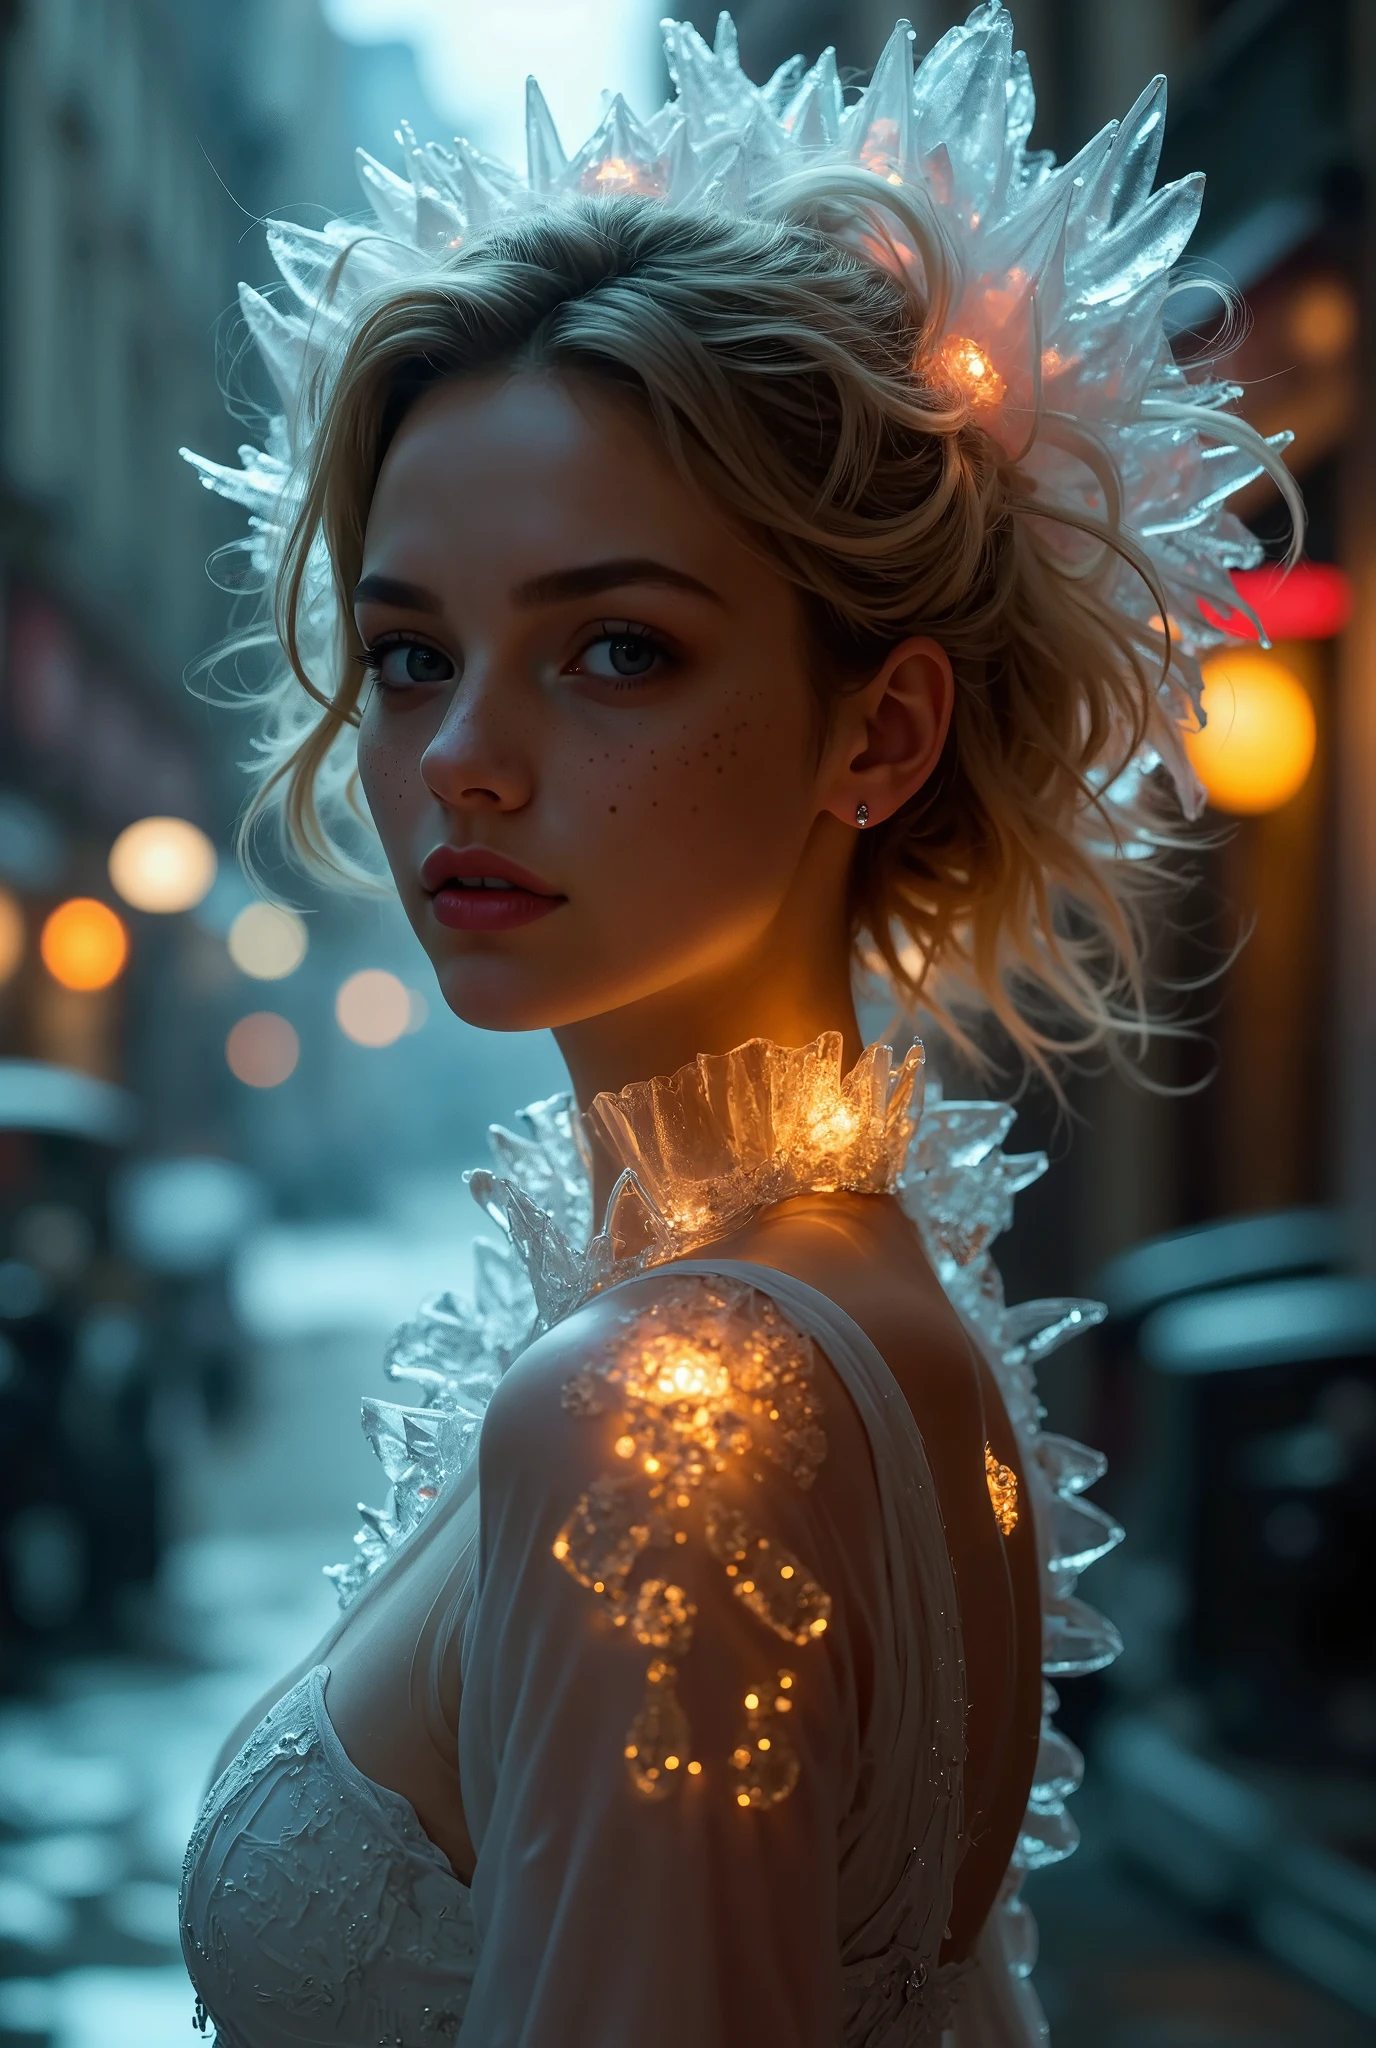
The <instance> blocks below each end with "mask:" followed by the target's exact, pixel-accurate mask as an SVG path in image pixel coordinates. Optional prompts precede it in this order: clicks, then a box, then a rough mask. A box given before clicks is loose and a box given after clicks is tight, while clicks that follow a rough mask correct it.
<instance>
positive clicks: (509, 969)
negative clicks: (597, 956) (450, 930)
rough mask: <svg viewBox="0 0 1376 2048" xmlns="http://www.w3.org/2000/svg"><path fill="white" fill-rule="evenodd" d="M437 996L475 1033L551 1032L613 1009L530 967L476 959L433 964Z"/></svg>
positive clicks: (591, 993)
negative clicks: (474, 1029)
mask: <svg viewBox="0 0 1376 2048" xmlns="http://www.w3.org/2000/svg"><path fill="white" fill-rule="evenodd" d="M434 966H435V975H436V979H437V980H438V982H439V989H440V994H441V995H442V996H443V998H444V1000H445V1003H446V1004H447V1005H448V1007H449V1008H450V1009H451V1010H452V1011H453V1012H454V1015H455V1016H456V1017H459V1018H461V1019H462V1020H463V1022H464V1023H465V1024H472V1025H473V1026H474V1027H475V1028H476V1029H477V1030H479V1031H552V1030H554V1029H555V1028H557V1026H559V1025H560V1024H570V1023H574V1022H576V1021H578V1020H579V1019H581V1018H583V1017H588V1016H596V1015H598V1014H599V1013H600V1012H601V1011H602V1010H604V1009H609V1008H613V1007H614V1006H615V1003H614V998H613V999H608V1000H604V999H603V997H602V994H601V991H600V990H595V989H593V990H590V989H589V988H588V987H587V986H586V984H583V985H580V986H579V987H578V988H576V989H575V988H570V987H567V986H565V985H564V983H563V982H562V980H561V978H560V977H559V976H557V975H553V976H552V975H549V974H542V973H538V972H533V971H532V969H531V964H530V963H529V962H522V963H519V964H518V963H516V962H514V961H509V960H498V959H493V958H491V957H490V956H489V957H487V958H474V957H473V956H472V955H470V956H469V957H468V958H466V959H452V958H451V959H448V960H442V961H436V962H435V963H434Z"/></svg>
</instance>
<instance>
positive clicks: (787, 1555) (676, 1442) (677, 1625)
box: [554, 1279, 831, 1806]
mask: <svg viewBox="0 0 1376 2048" xmlns="http://www.w3.org/2000/svg"><path fill="white" fill-rule="evenodd" d="M814 1365H815V1359H814V1353H813V1349H812V1345H811V1343H810V1341H809V1340H808V1339H807V1338H806V1337H804V1336H802V1335H801V1334H800V1333H799V1331H797V1330H795V1329H794V1327H793V1325H792V1324H791V1323H790V1322H788V1321H787V1319H786V1318H785V1317H784V1316H783V1315H781V1314H780V1312H779V1310H778V1309H777V1307H776V1306H775V1304H774V1303H773V1302H772V1301H771V1300H770V1299H769V1298H768V1296H766V1295H763V1294H759V1293H756V1292H755V1290H754V1289H753V1288H748V1287H743V1286H741V1285H739V1284H738V1283H736V1282H734V1281H726V1280H722V1281H715V1282H714V1281H709V1280H704V1279H693V1280H685V1281H680V1282H679V1283H678V1285H676V1286H673V1287H671V1288H670V1289H669V1290H668V1291H667V1292H666V1293H665V1294H664V1295H663V1296H662V1297H661V1298H660V1299H659V1300H658V1301H656V1302H653V1303H651V1304H650V1305H649V1306H647V1307H644V1308H640V1309H636V1310H634V1311H633V1312H632V1313H631V1314H629V1315H628V1316H626V1317H624V1318H623V1319H622V1329H621V1333H620V1335H619V1337H618V1338H617V1340H616V1342H615V1343H614V1345H613V1346H612V1348H611V1350H610V1353H609V1355H608V1356H607V1358H606V1359H605V1361H603V1362H601V1363H599V1365H598V1366H597V1367H596V1368H595V1369H592V1370H589V1369H585V1370H583V1371H581V1372H577V1373H574V1374H573V1375H572V1376H571V1378H570V1379H569V1380H567V1381H566V1383H565V1386H564V1395H563V1399H564V1406H565V1408H567V1409H568V1410H569V1411H570V1412H571V1413H572V1414H574V1415H578V1416H582V1417H595V1416H596V1417H606V1418H607V1420H608V1422H609V1423H610V1426H611V1428H612V1429H614V1430H615V1432H616V1434H615V1437H614V1439H613V1454H614V1456H615V1457H616V1458H617V1459H618V1460H619V1461H620V1464H621V1466H622V1469H621V1470H620V1471H616V1472H606V1473H603V1474H601V1475H600V1476H599V1477H598V1478H597V1479H595V1480H594V1481H593V1483H592V1485H591V1486H590V1487H589V1488H588V1489H587V1491H586V1492H585V1493H583V1494H581V1495H580V1497H579V1499H578V1500H577V1502H576V1503H575V1505H574V1507H573V1509H572V1511H571V1512H570V1514H569V1515H568V1517H567V1519H566V1520H565V1522H564V1524H563V1526H562V1527H561V1529H560V1530H559V1533H558V1535H557V1536H556V1538H555V1540H554V1555H555V1557H556V1558H557V1559H558V1560H559V1562H560V1564H562V1565H563V1567H564V1570H565V1571H566V1572H568V1573H569V1575H570V1576H571V1577H572V1578H574V1579H576V1580H577V1581H578V1583H579V1585H580V1586H585V1587H586V1588H587V1589H588V1591H589V1592H591V1593H593V1594H595V1595H596V1596H597V1597H598V1598H599V1599H600V1600H602V1601H604V1602H605V1603H606V1605H607V1606H608V1607H609V1608H610V1609H611V1615H612V1620H613V1621H614V1622H615V1623H616V1625H617V1626H618V1627H619V1628H629V1630H630V1633H631V1634H632V1636H633V1637H634V1638H635V1640H636V1641H637V1642H638V1643H641V1644H643V1645H644V1647H645V1648H646V1649H648V1650H651V1651H653V1652H654V1653H655V1654H654V1655H652V1656H651V1658H650V1660H649V1662H648V1664H647V1666H646V1670H645V1695H644V1699H643V1702H642V1704H641V1708H640V1711H639V1713H638V1714H637V1716H636V1718H635V1720H634V1722H633V1723H632V1725H631V1727H630V1728H629V1730H628V1731H627V1734H626V1744H625V1758H626V1768H627V1771H628V1773H629V1775H630V1779H631V1783H632V1784H633V1785H634V1786H635V1788H636V1790H637V1792H640V1793H642V1794H643V1795H644V1796H645V1797H646V1798H648V1799H665V1798H667V1797H669V1796H670V1794H671V1793H672V1792H673V1791H674V1790H675V1788H676V1787H677V1786H678V1785H679V1784H681V1783H682V1781H683V1776H684V1775H685V1773H687V1774H688V1775H692V1776H697V1775H698V1770H695V1769H694V1766H695V1765H698V1766H699V1769H700V1764H699V1759H697V1758H696V1757H693V1756H691V1755H690V1753H689V1752H690V1748H691V1732H690V1730H689V1727H688V1723H687V1718H686V1716H685V1715H684V1712H683V1709H682V1707H681V1706H680V1704H679V1700H678V1694H677V1690H676V1687H675V1678H676V1676H677V1668H678V1665H679V1664H680V1663H681V1662H682V1660H683V1658H684V1657H685V1656H686V1655H687V1653H688V1651H689V1649H690V1648H691V1645H692V1640H693V1623H694V1619H695V1616H696V1609H695V1607H694V1605H693V1603H692V1601H691V1600H690V1599H689V1598H688V1596H687V1594H686V1593H685V1592H684V1590H683V1588H682V1587H681V1586H680V1585H678V1584H677V1583H676V1582H675V1581H674V1580H673V1579H672V1578H671V1577H668V1576H649V1577H646V1578H645V1579H643V1580H642V1581H641V1582H640V1585H639V1586H638V1587H637V1588H636V1590H635V1592H634V1593H632V1592H631V1590H630V1585H629V1580H630V1575H631V1573H632V1572H633V1571H634V1570H635V1568H636V1566H637V1565H638V1564H639V1563H640V1561H641V1558H642V1557H643V1556H644V1554H645V1553H646V1552H647V1551H651V1550H656V1549H658V1550H663V1551H665V1552H667V1553H669V1555H670V1557H671V1558H672V1555H673V1553H674V1552H675V1551H676V1550H678V1549H680V1548H681V1547H683V1546H685V1545H687V1544H689V1543H691V1542H692V1541H693V1540H694V1539H695V1538H696V1539H697V1540H699V1541H700V1542H701V1543H702V1544H703V1545H704V1547H705V1548H706V1549H707V1550H708V1551H709V1552H710V1554H711V1555H712V1556H713V1557H714V1558H715V1559H716V1560H717V1562H718V1564H720V1566H721V1568H722V1571H723V1573H724V1574H725V1576H726V1578H727V1579H728V1580H729V1582H730V1585H731V1591H732V1593H733V1594H734V1595H735V1597H736V1598H737V1599H738V1600H739V1601H740V1602H741V1603H742V1605H743V1606H745V1607H747V1608H748V1609H749V1610H750V1612H751V1613H752V1614H753V1615H754V1616H755V1618H756V1619H757V1620H758V1621H760V1622H762V1623H763V1624H764V1626H765V1627H766V1628H768V1629H771V1630H772V1631H773V1633H774V1634H775V1635H777V1636H781V1637H782V1638H783V1640H784V1641H785V1642H787V1643H793V1644H796V1645H798V1646H799V1647H802V1646H804V1645H806V1644H808V1643H811V1642H815V1641H816V1640H817V1638H818V1637H819V1636H822V1635H824V1634H825V1632H826V1629H827V1624H828V1622H829V1621H830V1619H831V1600H830V1597H829V1595H828V1594H827V1593H826V1591H825V1590H824V1588H823V1587H821V1586H820V1585H818V1583H817V1581H816V1579H815V1578H814V1577H813V1576H812V1574H811V1572H809V1571H808V1569H807V1567H806V1565H805V1564H804V1563H803V1562H802V1560H801V1559H800V1558H797V1557H795V1556H794V1555H793V1553H792V1551H790V1550H787V1549H785V1548H784V1546H783V1545H782V1544H780V1543H778V1542H776V1541H775V1540H774V1539H773V1538H772V1537H771V1536H769V1535H768V1534H767V1533H766V1532H765V1531H764V1530H763V1529H761V1528H760V1527H759V1526H758V1525H757V1523H756V1522H755V1521H754V1519H753V1518H752V1517H751V1515H750V1514H749V1513H748V1512H747V1510H746V1509H745V1508H744V1507H743V1506H742V1505H741V1504H740V1503H739V1501H738V1500H736V1499H735V1498H734V1495H733V1491H732V1482H733V1480H734V1479H736V1478H738V1477H745V1476H748V1475H753V1476H754V1477H755V1478H756V1479H762V1478H763V1477H764V1473H765V1466H764V1465H762V1463H761V1460H764V1461H766V1463H767V1464H773V1465H776V1466H778V1467H779V1468H780V1469H781V1470H782V1471H784V1472H786V1473H787V1474H788V1476H789V1477H790V1478H791V1479H792V1480H793V1481H794V1483H795V1484H796V1485H797V1486H800V1487H803V1488H807V1487H809V1486H811V1484H812V1482H813V1479H814V1478H815V1477H816V1474H817V1468H818V1466H819V1465H820V1464H821V1462H822V1460H823V1458H824V1457H825V1456H826V1450H827V1440H826V1436H825V1433H824V1431H823V1429H822V1424H821V1415H822V1408H821V1401H820V1398H819V1396H818V1393H817V1389H816V1386H815V1384H814ZM785 1677H786V1678H787V1680H788V1686H787V1687H783V1680H784V1678H785ZM793 1683H794V1680H793V1674H792V1673H791V1672H789V1673H782V1672H781V1673H780V1674H779V1678H778V1681H777V1684H776V1685H772V1686H770V1687H767V1688H762V1689H759V1690H752V1691H751V1692H750V1693H749V1694H748V1695H747V1697H746V1701H745V1706H746V1710H747V1712H748V1713H750V1714H752V1715H754V1716H755V1720H754V1721H752V1722H751V1723H749V1724H748V1727H747V1732H746V1735H745V1736H744V1737H743V1738H742V1739H741V1741H740V1742H739V1743H738V1744H737V1747H736V1749H735V1750H734V1752H733V1753H732V1757H731V1764H732V1768H733V1770H734V1771H735V1773H736V1782H737V1787H738V1789H737V1792H736V1797H737V1800H738V1803H739V1804H740V1805H742V1806H773V1805H776V1804H777V1803H778V1801H779V1800H781V1799H786V1798H787V1797H788V1795H789V1793H790V1792H791V1791H792V1790H793V1787H794V1785H795V1783H796V1782H797V1777H798V1764H797V1758H796V1756H795V1755H794V1753H793V1748H792V1744H791V1742H790V1741H789V1739H788V1735H787V1732H786V1730H785V1728H784V1727H783V1725H782V1722H781V1718H780V1717H781V1716H782V1715H784V1714H787V1713H788V1712H789V1711H790V1710H791V1708H792V1704H793V1702H792V1700H791V1699H790V1698H788V1697H786V1696H785V1697H784V1700H783V1706H782V1708H779V1709H776V1708H774V1707H773V1706H772V1705H771V1706H768V1707H766V1706H765V1705H763V1704H762V1698H763V1694H764V1693H765V1692H767V1693H768V1697H769V1700H770V1701H771V1702H772V1701H773V1700H774V1698H775V1694H776V1692H778V1691H779V1689H780V1688H783V1692H784V1694H785V1695H786V1694H787V1691H788V1689H789V1688H791V1687H792V1685H793ZM762 1717H763V1718H762ZM770 1717H772V1718H770Z"/></svg>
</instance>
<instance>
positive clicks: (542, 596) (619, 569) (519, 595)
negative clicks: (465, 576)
mask: <svg viewBox="0 0 1376 2048" xmlns="http://www.w3.org/2000/svg"><path fill="white" fill-rule="evenodd" d="M628 583H657V584H659V585H660V586H661V587H663V588H667V589H669V590H688V591H691V592H692V593H693V595H694V596H695V597H705V598H708V599H710V600H711V602H712V603H713V604H724V603H725V599H724V598H722V597H721V596H720V595H719V593H718V592H717V591H715V590H713V589H712V588H711V586H710V585H709V584H706V583H701V582H699V581H698V578H697V577H696V576H690V575H688V574H687V572H686V571H685V570H683V569H671V568H670V567H669V565H668V563H667V562H655V561H651V560H650V559H648V557H643V556H632V557H629V558H627V559H626V560H623V561H613V562H589V563H587V565H586V566H585V567H583V568H580V569H552V570H550V572H549V573H548V575H545V576H532V577H531V579H530V581H529V582H528V583H518V584H517V585H516V587H515V589H514V590H513V591H512V593H511V601H512V603H513V604H514V605H519V606H520V607H521V608H522V609H523V610H525V609H529V608H530V607H531V606H534V605H541V604H564V603H567V601H568V600H569V599H570V598H575V597H595V596H596V595H597V593H598V591H600V590H613V589H619V588H622V587H624V586H625V585H626V584H628Z"/></svg>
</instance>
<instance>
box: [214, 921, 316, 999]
mask: <svg viewBox="0 0 1376 2048" xmlns="http://www.w3.org/2000/svg"><path fill="white" fill-rule="evenodd" d="M307 943H308V941H307V938H306V926H305V922H304V920H303V919H301V918H299V917H298V916H297V914H296V912H295V911H294V910H282V909H280V908H279V907H278V905H277V904H275V903H249V904H246V905H245V907H244V908H243V909H242V910H241V911H240V912H239V915H238V916H237V917H236V918H235V920H234V922H233V924H232V925H231V926H230V928H229V938H228V940H227V944H228V946H229V957H230V959H231V960H232V961H233V962H234V965H235V966H236V967H237V968H238V969H239V972H240V973H241V974H248V975H251V976H252V977H253V979H254V980H255V981H283V980H285V978H286V977H287V975H289V974H295V972H296V970H297V968H298V967H299V966H300V965H301V962H302V961H303V960H304V959H305V957H306V946H307Z"/></svg>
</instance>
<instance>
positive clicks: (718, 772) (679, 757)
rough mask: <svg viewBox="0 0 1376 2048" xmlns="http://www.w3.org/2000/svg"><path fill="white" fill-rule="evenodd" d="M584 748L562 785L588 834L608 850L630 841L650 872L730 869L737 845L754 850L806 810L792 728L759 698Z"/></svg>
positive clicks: (806, 788) (639, 867)
mask: <svg viewBox="0 0 1376 2048" xmlns="http://www.w3.org/2000/svg"><path fill="white" fill-rule="evenodd" d="M583 754H584V758H583V759H582V761H581V762H580V764H579V769H580V772H579V773H578V774H577V775H576V776H570V777H569V779H568V782H567V783H566V785H565V787H566V792H567V794H568V796H569V798H570V800H571V802H572V804H573V805H574V806H575V807H576V808H577V809H578V810H580V811H581V812H582V814H583V817H584V819H585V821H586V825H587V827H588V828H590V829H589V831H588V839H587V841H586V842H585V843H587V844H588V845H589V848H590V849H591V846H592V845H593V844H594V843H595V844H597V845H599V846H600V847H602V848H604V849H606V851H607V853H608V854H609V855H610V856H611V857H613V858H620V857H622V854H623V853H624V851H625V849H626V848H628V847H630V848H633V849H634V857H635V869H636V872H637V873H638V874H639V875H640V876H642V877H643V878H644V879H645V880H646V881H647V882H648V881H649V878H650V874H651V872H652V871H653V872H654V873H655V875H656V877H658V878H660V879H662V876H663V873H664V871H666V870H667V871H668V872H669V874H670V877H671V879H672V876H673V874H674V873H679V874H684V875H686V874H688V873H690V872H691V873H692V874H694V875H696V876H697V878H698V880H699V882H700V880H701V877H702V875H703V873H704V872H711V871H712V870H714V869H715V870H719V871H722V872H726V873H731V872H733V871H734V870H735V869H736V868H737V867H738V866H739V862H740V859H741V856H742V853H743V852H746V853H749V852H750V850H751V849H754V852H753V854H751V857H752V858H758V852H759V842H760V836H761V833H762V832H769V831H780V830H782V832H783V835H784V837H785V838H791V837H792V836H794V835H792V834H791V833H790V832H789V831H788V827H789V825H790V823H792V822H794V813H795V812H796V813H797V814H798V817H799V818H800V819H801V818H802V817H803V814H804V812H806V811H808V805H809V802H810V781H809V777H808V773H807V765H806V761H805V759H804V758H803V756H804V749H803V747H802V745H801V743H800V740H799V737H798V735H797V733H795V732H793V731H791V730H789V729H788V728H787V726H786V724H785V722H783V721H780V720H778V719H771V718H770V716H769V715H768V712H767V711H766V710H761V709H759V708H757V707H750V708H749V709H742V708H737V709H736V710H735V711H734V712H733V713H732V714H731V715H729V716H727V715H723V716H720V717H717V718H714V719H713V721H712V722H711V724H710V725H706V726H699V725H697V724H692V725H689V724H685V725H683V726H680V727H678V728H674V727H672V726H671V727H668V728H665V729H661V730H659V731H657V732H656V733H655V734H654V736H653V737H652V738H651V737H643V738H641V739H639V740H637V741H636V742H634V743H624V742H623V743H622V744H621V745H620V746H618V747H616V748H615V749H605V750H604V749H597V750H593V749H590V748H589V749H584V750H583ZM808 815H809V816H810V812H809V813H808ZM628 879H630V878H628ZM632 886H633V881H632Z"/></svg>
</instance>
